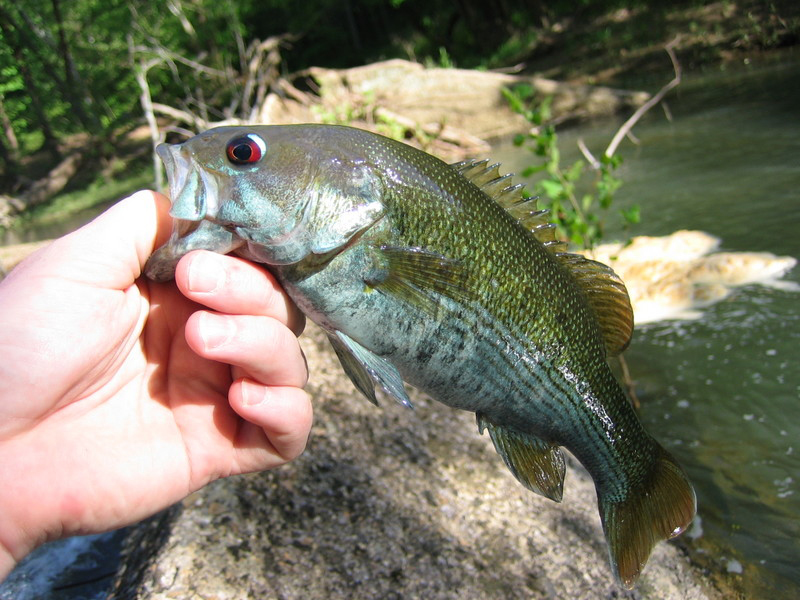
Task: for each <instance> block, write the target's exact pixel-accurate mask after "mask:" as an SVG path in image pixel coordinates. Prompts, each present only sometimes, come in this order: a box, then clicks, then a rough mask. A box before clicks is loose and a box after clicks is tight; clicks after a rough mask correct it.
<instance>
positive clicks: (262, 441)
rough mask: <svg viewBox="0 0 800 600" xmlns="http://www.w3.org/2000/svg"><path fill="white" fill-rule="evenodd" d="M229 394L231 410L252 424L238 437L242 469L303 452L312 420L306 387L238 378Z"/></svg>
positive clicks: (272, 464)
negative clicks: (264, 383)
mask: <svg viewBox="0 0 800 600" xmlns="http://www.w3.org/2000/svg"><path fill="white" fill-rule="evenodd" d="M228 398H229V401H230V404H231V407H232V408H233V410H235V411H236V412H237V413H238V414H239V415H240V416H241V417H242V418H243V419H245V420H247V421H249V422H250V423H252V424H253V425H254V426H255V429H254V428H243V429H242V431H241V435H240V437H239V438H238V439H237V445H238V446H239V448H240V449H241V451H242V454H241V456H240V458H239V461H238V462H239V465H240V467H241V468H242V469H243V470H247V471H253V470H259V469H264V468H270V467H275V466H278V465H280V464H282V463H284V462H288V461H290V460H293V459H295V458H297V457H298V456H299V455H300V454H301V453H302V452H303V450H304V449H305V447H306V443H307V441H308V436H309V433H310V431H311V424H312V421H313V410H312V407H311V398H310V396H309V395H308V394H307V393H306V392H305V391H303V390H301V389H299V388H296V387H275V386H264V385H261V384H259V383H257V382H254V381H251V380H248V379H240V380H238V381H236V382H234V384H233V385H232V386H231V389H230V392H229V394H228ZM259 450H260V451H261V452H260V453H259V452H258V451H259ZM254 451H255V456H254ZM258 463H260V464H258Z"/></svg>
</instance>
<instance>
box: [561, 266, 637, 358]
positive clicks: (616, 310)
mask: <svg viewBox="0 0 800 600" xmlns="http://www.w3.org/2000/svg"><path fill="white" fill-rule="evenodd" d="M556 259H557V260H558V261H559V262H560V263H561V264H562V265H563V266H565V267H566V268H567V270H568V271H569V272H570V273H571V274H572V276H573V277H574V278H575V280H576V281H577V282H578V285H579V286H580V288H581V290H582V291H583V293H584V296H585V297H586V299H587V300H588V301H589V305H590V306H591V307H592V309H594V312H595V315H596V316H597V321H598V324H599V325H600V330H601V331H602V333H603V339H604V340H605V344H606V350H607V352H608V354H609V355H611V356H616V355H617V354H619V353H621V352H622V351H623V350H625V348H627V347H628V343H629V342H630V340H631V336H632V335H633V308H631V300H630V297H629V296H628V290H627V289H626V288H625V283H623V281H622V279H620V278H619V276H618V275H617V274H616V273H614V271H613V270H612V269H611V267H609V266H606V265H604V264H603V263H599V262H597V261H594V260H590V259H588V258H585V257H583V256H580V255H579V254H570V253H568V252H558V253H556Z"/></svg>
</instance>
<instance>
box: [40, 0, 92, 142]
mask: <svg viewBox="0 0 800 600" xmlns="http://www.w3.org/2000/svg"><path fill="white" fill-rule="evenodd" d="M51 3H52V5H53V16H54V17H55V20H56V32H57V33H58V51H59V54H60V55H61V56H62V58H63V59H64V81H65V82H66V84H67V85H66V86H65V87H64V94H65V96H66V97H67V98H68V99H69V103H70V104H71V105H72V108H73V109H74V110H75V114H76V116H77V117H78V119H79V120H80V122H81V123H83V125H84V127H86V129H87V130H88V131H90V132H91V133H99V132H100V129H101V125H100V120H99V119H98V118H97V115H96V114H95V112H94V111H93V110H92V106H91V105H92V104H93V101H92V97H91V94H90V93H89V90H88V89H87V88H86V85H85V84H84V82H83V79H82V78H81V76H80V74H79V73H78V69H77V68H76V67H75V61H74V60H73V58H72V52H71V51H70V49H69V44H68V43H67V34H66V32H65V31H64V20H63V18H62V16H61V5H60V0H51ZM87 105H88V106H87ZM87 108H88V109H89V110H88V111H87V110H86V109H87Z"/></svg>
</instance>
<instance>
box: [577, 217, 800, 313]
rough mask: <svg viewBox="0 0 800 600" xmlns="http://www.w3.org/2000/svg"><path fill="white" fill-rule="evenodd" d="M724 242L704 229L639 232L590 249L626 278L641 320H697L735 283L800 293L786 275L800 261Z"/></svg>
mask: <svg viewBox="0 0 800 600" xmlns="http://www.w3.org/2000/svg"><path fill="white" fill-rule="evenodd" d="M719 243H720V240H719V239H718V238H716V237H714V236H713V235H711V234H708V233H706V232H704V231H687V230H681V231H676V232H675V233H672V234H670V235H666V236H662V237H651V236H638V237H635V238H633V239H632V240H630V242H628V243H627V244H622V243H610V244H602V245H600V246H598V247H597V248H595V249H593V250H591V251H587V252H585V254H586V255H587V256H589V257H591V258H593V259H594V260H598V261H600V262H602V263H605V264H607V265H608V266H610V267H611V268H612V269H614V271H615V272H616V273H617V275H619V276H620V277H621V278H622V280H623V281H624V282H625V286H626V287H627V288H628V294H629V295H630V298H631V305H632V306H633V312H634V317H635V319H634V320H635V321H636V323H637V324H640V325H641V324H643V323H650V322H653V321H663V320H667V319H696V318H699V317H700V316H702V314H703V313H702V310H701V309H703V308H707V307H708V306H711V305H712V304H714V303H716V302H719V301H720V300H723V299H725V298H727V297H728V295H729V294H730V293H731V290H732V289H733V288H735V287H739V286H742V285H749V284H757V285H764V286H770V287H774V288H779V289H783V290H790V291H798V290H800V286H798V285H797V284H796V283H795V282H793V281H781V280H780V278H781V277H783V276H784V275H785V274H786V273H788V272H789V271H790V270H791V269H793V268H794V266H795V265H796V264H797V259H795V258H794V257H791V256H776V255H774V254H771V253H769V252H716V249H717V248H718V247H719Z"/></svg>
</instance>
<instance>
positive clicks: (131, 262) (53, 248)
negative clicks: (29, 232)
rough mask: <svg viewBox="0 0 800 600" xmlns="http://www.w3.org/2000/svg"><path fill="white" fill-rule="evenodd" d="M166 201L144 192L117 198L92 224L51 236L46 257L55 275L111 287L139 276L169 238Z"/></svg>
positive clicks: (152, 193) (131, 280) (119, 287)
mask: <svg viewBox="0 0 800 600" xmlns="http://www.w3.org/2000/svg"><path fill="white" fill-rule="evenodd" d="M169 206H170V204H169V200H168V199H167V198H166V197H165V196H164V195H162V194H159V193H156V192H152V191H149V190H143V191H140V192H137V193H135V194H133V195H132V196H129V197H128V198H125V199H124V200H120V201H119V202H118V203H117V204H115V205H114V206H112V207H111V208H109V209H108V210H107V211H105V212H104V213H102V214H101V215H100V216H98V217H97V218H96V219H94V220H93V221H92V222H90V223H88V224H87V225H84V226H83V227H81V228H80V229H78V230H76V231H74V232H72V233H71V234H69V235H66V236H64V237H62V238H59V239H58V240H55V241H54V242H53V243H52V244H51V245H50V246H48V248H47V249H46V251H47V252H49V253H50V254H51V257H52V260H49V261H45V264H49V265H50V266H51V267H53V268H56V269H58V270H59V272H60V274H61V275H62V276H65V277H69V278H71V279H75V280H77V281H82V282H86V283H91V284H94V285H98V286H101V287H108V288H111V289H126V288H127V287H129V286H130V285H131V283H132V282H133V281H134V280H135V279H136V278H137V277H139V275H140V274H141V272H142V268H143V266H144V263H145V261H146V260H147V258H148V257H149V256H150V254H152V252H153V249H154V248H155V247H156V246H158V245H159V244H160V243H163V242H164V241H166V239H167V238H168V237H169V231H170V228H171V223H172V220H171V219H170V217H169Z"/></svg>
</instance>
